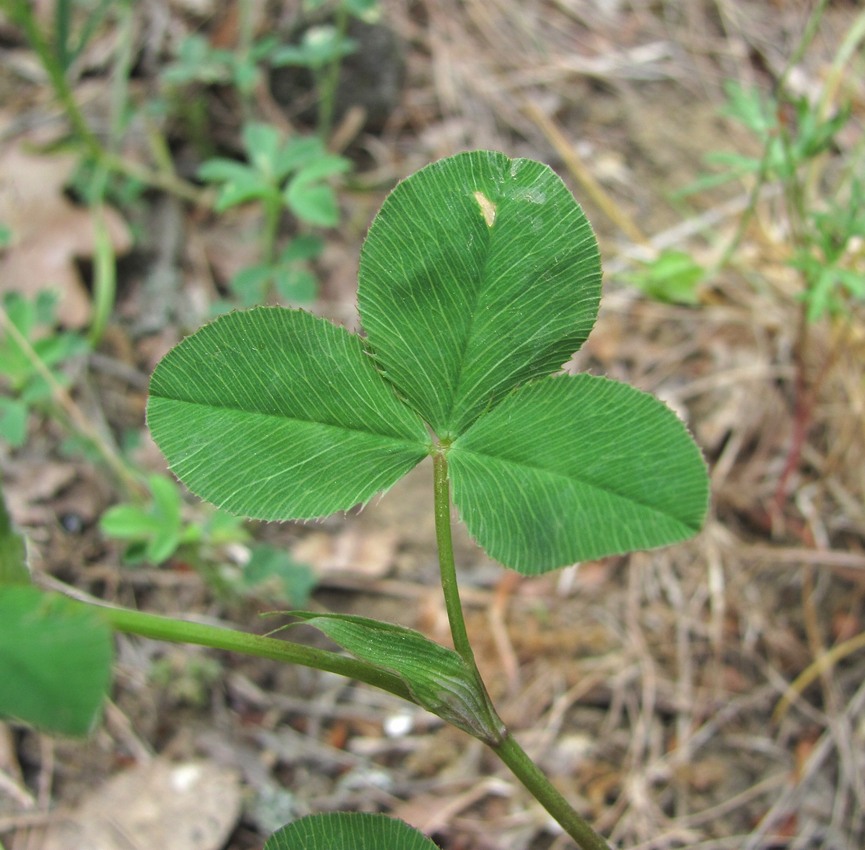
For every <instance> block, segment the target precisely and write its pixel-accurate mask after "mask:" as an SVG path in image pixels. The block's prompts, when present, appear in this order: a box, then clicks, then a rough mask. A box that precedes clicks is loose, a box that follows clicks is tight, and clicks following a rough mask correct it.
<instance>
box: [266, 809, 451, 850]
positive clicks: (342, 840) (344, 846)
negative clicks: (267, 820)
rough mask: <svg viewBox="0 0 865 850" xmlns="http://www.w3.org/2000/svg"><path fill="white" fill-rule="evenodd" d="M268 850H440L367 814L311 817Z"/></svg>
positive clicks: (402, 826)
mask: <svg viewBox="0 0 865 850" xmlns="http://www.w3.org/2000/svg"><path fill="white" fill-rule="evenodd" d="M264 850H438V846H437V845H435V844H434V843H433V842H432V841H430V840H429V838H427V837H426V836H425V835H424V834H423V833H421V832H418V831H417V830H416V829H414V828H413V827H410V826H409V825H408V824H407V823H404V822H403V821H401V820H397V819H396V818H391V817H388V816H387V815H379V814H368V813H366V812H330V813H328V814H323V815H308V816H307V817H305V818H300V820H296V821H294V822H293V823H290V824H288V826H284V827H283V828H282V829H280V830H278V831H277V832H274V833H273V835H271V836H270V838H268V839H267V841H266V842H265V845H264Z"/></svg>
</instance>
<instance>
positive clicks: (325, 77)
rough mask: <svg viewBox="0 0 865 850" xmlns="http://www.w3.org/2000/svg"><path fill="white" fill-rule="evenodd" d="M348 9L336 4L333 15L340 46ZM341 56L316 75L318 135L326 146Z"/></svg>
mask: <svg viewBox="0 0 865 850" xmlns="http://www.w3.org/2000/svg"><path fill="white" fill-rule="evenodd" d="M348 20H349V14H348V7H347V6H346V4H345V3H344V2H339V3H337V6H336V12H335V13H334V24H335V27H336V41H337V44H338V45H340V50H341V46H342V44H343V42H344V41H345V39H346V36H347V35H348ZM342 60H343V57H342V55H341V54H340V55H338V56H336V57H335V58H334V59H332V60H331V62H330V63H329V64H328V65H327V66H326V67H325V68H324V70H323V71H322V72H321V73H320V74H318V75H317V76H318V83H319V106H318V135H319V137H320V138H321V140H322V141H323V142H324V143H325V144H327V140H328V138H329V136H330V131H331V129H332V127H333V114H334V109H335V106H336V91H337V89H338V88H339V71H340V68H341V67H342Z"/></svg>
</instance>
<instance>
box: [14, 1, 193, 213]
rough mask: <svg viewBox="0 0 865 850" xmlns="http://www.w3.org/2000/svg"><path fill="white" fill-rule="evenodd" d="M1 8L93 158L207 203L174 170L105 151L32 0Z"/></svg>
mask: <svg viewBox="0 0 865 850" xmlns="http://www.w3.org/2000/svg"><path fill="white" fill-rule="evenodd" d="M0 8H2V9H6V10H7V13H8V14H9V17H10V18H11V19H12V21H13V22H14V23H16V24H17V25H18V26H20V27H21V29H22V30H23V32H24V35H25V37H26V38H27V41H28V42H29V43H30V46H31V47H32V48H33V50H34V51H35V52H36V55H37V56H38V58H39V62H40V63H41V65H42V67H43V68H44V69H45V72H46V73H47V74H48V79H49V80H50V81H51V86H52V88H53V89H54V95H55V97H56V98H57V100H58V101H59V103H60V105H61V107H62V108H63V111H64V112H65V113H66V117H67V119H68V120H69V123H70V124H71V125H72V131H73V133H74V134H75V136H76V137H77V139H78V141H79V143H80V144H81V145H82V146H83V147H84V150H85V151H86V153H87V154H88V155H89V156H90V157H92V159H93V160H95V161H96V162H97V163H98V164H99V165H101V166H103V167H104V168H105V169H107V170H108V171H114V172H117V173H119V174H125V175H126V176H127V177H131V178H132V179H133V180H138V181H139V182H141V183H144V184H145V185H147V186H152V187H153V188H155V189H162V190H164V191H166V192H170V193H171V194H173V195H176V196H177V197H179V198H182V199H183V200H186V201H191V202H192V203H195V204H202V203H204V202H205V200H206V198H207V197H208V196H207V194H206V193H205V192H202V191H201V190H200V189H198V188H196V187H195V186H193V185H192V184H191V183H188V182H187V181H185V180H183V179H181V178H180V177H178V176H177V175H176V174H174V173H173V172H170V171H169V172H166V171H154V170H153V169H151V168H147V167H145V166H141V165H138V164H137V163H134V162H129V161H127V160H125V159H123V157H121V156H119V155H117V154H116V153H113V152H111V151H108V150H106V148H105V147H104V146H103V144H102V143H101V142H100V141H99V138H98V137H97V135H96V134H95V133H94V132H93V130H92V129H91V127H90V125H89V124H88V123H87V119H86V118H85V117H84V113H83V112H82V111H81V108H80V107H79V106H78V102H77V101H76V100H75V95H74V93H73V91H72V87H71V86H70V85H69V81H68V80H67V78H66V69H65V68H64V67H63V64H62V63H61V61H60V59H59V58H58V57H57V55H56V54H55V53H54V50H53V49H52V47H51V45H50V44H49V42H48V40H47V39H46V37H45V35H44V34H43V32H42V30H41V29H40V27H39V22H38V21H37V20H36V16H35V14H34V12H33V9H32V8H31V4H30V2H29V0H0Z"/></svg>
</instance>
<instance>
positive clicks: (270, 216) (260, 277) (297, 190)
mask: <svg viewBox="0 0 865 850" xmlns="http://www.w3.org/2000/svg"><path fill="white" fill-rule="evenodd" d="M242 138H243V146H244V151H245V153H246V156H247V159H248V162H237V161H236V160H231V159H222V158H217V159H211V160H208V161H207V162H205V163H203V164H202V165H201V167H200V168H199V171H198V174H199V177H200V178H201V179H202V180H206V181H208V182H211V183H215V184H217V185H218V186H219V195H218V196H217V200H216V211H217V212H222V211H224V210H226V209H229V208H230V207H233V206H237V205H238V204H245V203H249V202H253V201H254V202H258V203H260V204H261V205H262V207H263V210H264V227H263V229H262V236H261V257H262V259H261V262H260V263H258V264H256V265H255V266H252V267H249V268H246V269H244V270H243V271H242V272H241V273H240V274H239V275H238V277H237V278H235V280H234V281H233V282H232V288H235V289H236V290H239V292H240V294H242V303H244V304H245V305H247V306H248V305H250V304H253V303H256V302H260V301H262V300H264V298H265V296H266V294H267V293H268V291H269V289H270V287H274V288H275V290H276V292H277V293H278V294H279V295H280V296H282V297H283V298H285V299H286V300H288V301H291V302H295V303H297V302H308V301H310V300H312V298H313V297H314V296H315V281H314V278H312V276H311V275H310V274H309V270H308V267H307V266H306V265H305V264H306V262H307V261H308V260H310V259H313V258H314V257H315V256H316V255H317V253H318V252H320V250H321V246H322V243H321V242H320V241H319V240H317V239H315V238H314V237H309V236H301V237H299V238H298V239H295V240H294V241H293V242H291V243H289V245H288V246H287V247H286V248H284V249H283V250H282V252H278V250H277V236H278V229H279V223H280V217H281V215H282V212H283V211H284V210H288V211H289V212H290V213H292V214H293V215H294V216H295V217H296V218H297V219H298V221H299V222H301V223H302V224H304V225H310V226H314V227H334V226H335V225H336V224H338V223H339V205H338V203H337V199H336V194H335V193H334V190H333V188H332V186H331V185H330V184H329V182H328V181H329V179H330V178H332V177H333V176H335V175H337V174H342V173H344V172H346V171H347V170H348V169H349V167H350V163H349V161H348V160H347V159H345V158H344V157H341V156H336V155H334V154H330V153H328V152H327V150H326V149H325V147H324V145H323V144H322V143H321V141H320V140H319V139H318V138H303V137H296V138H291V139H288V140H283V139H282V138H281V136H280V133H279V131H278V130H277V129H276V128H275V127H273V126H271V125H269V124H255V123H251V124H247V125H245V126H244V128H243V132H242Z"/></svg>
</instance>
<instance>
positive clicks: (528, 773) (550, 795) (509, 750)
mask: <svg viewBox="0 0 865 850" xmlns="http://www.w3.org/2000/svg"><path fill="white" fill-rule="evenodd" d="M490 748H491V749H492V750H493V752H495V753H496V755H497V756H498V757H499V758H500V759H501V760H502V761H503V762H504V763H505V764H506V765H507V766H508V767H509V768H510V769H511V772H512V773H513V774H514V776H516V777H517V779H519V780H520V782H522V783H523V785H525V787H526V788H527V789H528V790H529V791H531V793H532V796H533V797H534V798H535V799H536V800H537V801H538V802H539V803H540V804H541V805H542V806H543V807H544V808H545V809H546V810H547V811H548V812H549V813H550V814H551V815H552V816H553V817H554V818H555V819H556V821H557V822H558V823H559V824H560V825H561V827H562V828H563V829H564V830H565V832H567V833H568V835H570V836H571V838H573V839H574V841H576V842H577V844H578V845H579V846H580V847H581V848H582V850H610V845H609V844H607V842H606V841H604V839H603V838H601V836H600V835H598V833H597V832H595V830H594V829H592V827H591V825H590V824H589V822H588V821H587V820H585V819H584V818H582V817H581V816H580V815H578V814H577V812H576V811H575V810H574V809H573V807H572V806H571V804H570V803H569V802H568V801H567V800H566V799H565V798H564V797H563V796H562V795H561V794H560V793H559V792H558V791H557V790H556V788H555V787H554V786H553V784H552V783H551V782H550V780H549V779H547V777H546V776H545V775H544V774H543V773H542V772H541V770H540V768H539V767H538V766H537V765H536V764H535V763H534V762H533V761H532V760H531V759H530V758H529V756H528V755H527V754H526V751H525V750H524V749H523V748H522V747H521V746H520V745H519V744H518V743H517V742H516V741H515V740H514V739H513V737H512V736H510V735H506V736H505V738H504V740H503V741H502V743H501V744H498V745H497V746H493V745H490Z"/></svg>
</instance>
